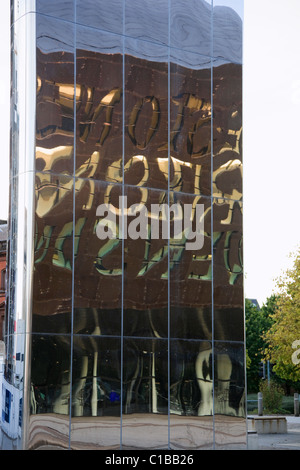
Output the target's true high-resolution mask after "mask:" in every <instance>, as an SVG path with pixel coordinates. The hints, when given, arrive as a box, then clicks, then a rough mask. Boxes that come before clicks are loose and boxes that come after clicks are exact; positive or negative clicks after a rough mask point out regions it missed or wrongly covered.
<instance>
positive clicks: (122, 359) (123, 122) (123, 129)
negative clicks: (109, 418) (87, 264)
mask: <svg viewBox="0 0 300 470" xmlns="http://www.w3.org/2000/svg"><path fill="white" fill-rule="evenodd" d="M122 5H123V10H122V15H123V24H122V26H123V30H122V36H123V37H122V48H123V54H122V55H123V58H122V59H123V60H122V88H123V101H122V215H121V217H122V227H123V230H124V226H125V225H124V195H125V188H124V162H125V1H124V2H123V3H122ZM121 240H122V255H121V257H122V263H121V265H122V279H121V340H120V343H121V344H120V348H121V361H120V362H121V371H120V377H121V400H120V449H122V446H123V444H122V439H123V368H124V356H123V348H124V318H123V317H124V234H123V235H122V239H121Z"/></svg>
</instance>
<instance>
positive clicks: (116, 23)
mask: <svg viewBox="0 0 300 470" xmlns="http://www.w3.org/2000/svg"><path fill="white" fill-rule="evenodd" d="M75 1H76V21H77V23H79V24H84V25H87V26H91V27H93V28H97V29H103V30H105V31H111V32H112V33H117V34H122V32H123V9H124V6H123V3H124V2H123V0H110V2H106V1H103V0H75Z"/></svg>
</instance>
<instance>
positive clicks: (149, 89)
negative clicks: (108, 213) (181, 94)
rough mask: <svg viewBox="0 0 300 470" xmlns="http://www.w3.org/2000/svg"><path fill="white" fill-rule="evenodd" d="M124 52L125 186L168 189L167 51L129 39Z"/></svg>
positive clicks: (126, 41)
mask: <svg viewBox="0 0 300 470" xmlns="http://www.w3.org/2000/svg"><path fill="white" fill-rule="evenodd" d="M127 3H128V2H126V5H127ZM129 3H130V2H129ZM125 52H126V55H125V76H124V81H125V115H124V118H125V129H124V131H125V150H124V152H125V159H124V182H125V183H126V184H131V185H135V186H147V187H151V188H162V189H167V188H168V99H169V90H168V49H167V48H166V47H163V46H159V45H156V44H152V43H149V42H146V41H143V42H142V41H138V40H133V39H127V38H126V40H125Z"/></svg>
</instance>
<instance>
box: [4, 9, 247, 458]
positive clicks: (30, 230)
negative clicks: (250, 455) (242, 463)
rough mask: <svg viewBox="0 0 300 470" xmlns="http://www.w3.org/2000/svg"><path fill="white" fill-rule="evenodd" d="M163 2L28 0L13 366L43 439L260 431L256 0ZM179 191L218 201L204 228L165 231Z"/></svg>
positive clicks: (118, 442) (18, 126)
mask: <svg viewBox="0 0 300 470" xmlns="http://www.w3.org/2000/svg"><path fill="white" fill-rule="evenodd" d="M156 3H157V4H156ZM156 3H155V6H154V2H151V1H150V0H142V1H140V0H139V1H136V0H130V1H126V2H122V0H113V1H111V2H110V3H109V4H108V2H105V1H103V0H97V1H95V0H93V1H86V0H85V1H83V0H82V1H79V0H78V1H77V2H75V1H74V0H65V1H64V2H46V1H42V0H37V1H36V2H35V1H30V2H28V3H26V5H25V3H22V2H21V3H19V2H18V5H17V4H16V5H14V14H13V20H12V23H13V24H12V28H13V44H14V51H15V55H13V90H14V93H13V95H12V109H13V110H14V113H13V114H12V116H13V117H12V120H13V125H12V151H11V155H12V161H11V167H12V172H11V174H12V177H11V188H12V195H13V194H15V195H16V194H17V195H18V197H17V198H15V197H13V196H12V202H11V211H10V213H11V216H10V277H9V279H10V283H9V302H8V304H9V307H8V322H7V325H8V326H7V330H6V343H7V345H8V356H7V366H6V380H7V383H8V384H10V385H12V386H14V387H15V388H16V389H17V390H18V393H19V395H20V396H21V397H22V398H23V404H24V406H23V409H22V410H23V411H22V412H23V415H22V425H21V426H20V427H19V428H18V429H17V431H16V433H15V434H16V435H18V437H19V438H21V441H22V446H23V447H25V448H28V449H37V448H41V447H42V446H44V445H45V444H47V445H48V444H49V445H52V446H58V447H60V448H66V449H67V448H70V449H89V448H90V449H119V448H121V449H144V448H147V449H159V448H163V449H168V448H171V449H182V448H185V449H200V448H204V449H218V448H220V449H221V448H243V447H245V446H246V419H245V362H244V308H243V303H244V301H243V262H242V15H241V11H240V10H242V1H241V2H240V5H239V8H240V10H239V11H235V9H236V5H237V3H239V2H230V1H227V0H226V1H225V0H224V1H222V0H217V1H216V0H215V1H214V4H212V2H211V1H204V0H197V1H196V0H193V1H191V2H188V3H186V2H183V0H169V1H166V0H159V1H158V2H156ZM234 5H235V6H234ZM24 44H26V46H27V50H29V51H30V53H29V54H25V53H24ZM25 65H26V70H27V76H26V80H25V83H23V82H22V83H21V82H20V78H19V77H20V73H22V70H23V68H24V66H25ZM35 117H36V119H35ZM26 119H27V120H26ZM28 119H29V120H30V125H29V126H27V127H26V130H25V126H24V124H25V122H28ZM22 143H25V147H23V146H22ZM24 148H25V150H24ZM22 152H25V155H22ZM121 196H122V197H123V199H122V201H123V203H124V201H125V199H124V196H126V197H127V199H126V202H127V204H128V206H127V207H130V206H131V205H132V204H140V208H141V207H143V208H145V207H146V208H147V235H146V236H145V237H142V236H141V237H140V238H138V239H132V237H130V236H128V237H127V238H124V236H122V232H121V228H120V227H121V224H122V223H123V227H124V214H125V215H126V217H127V222H128V225H129V224H130V223H131V222H132V221H134V216H133V215H132V212H129V211H127V212H124V210H123V211H122V207H120V206H119V204H120V200H121V199H119V198H120V197H121ZM15 200H16V201H17V202H14V201H15ZM20 201H22V205H21V202H20ZM104 203H109V204H111V205H112V206H113V207H114V210H115V213H116V214H117V215H116V219H115V223H114V224H113V228H116V229H117V231H116V237H115V238H114V239H99V236H98V232H97V230H98V229H99V227H100V226H101V223H103V221H104V217H103V215H102V216H101V215H100V216H99V214H98V215H97V208H98V207H99V206H100V205H101V204H104ZM162 203H165V204H167V205H168V206H170V205H171V204H172V203H176V204H180V206H181V207H182V208H185V207H186V205H187V204H190V205H191V207H193V208H194V209H195V208H196V207H197V206H198V205H202V206H201V207H202V208H203V210H204V212H203V225H202V226H201V227H202V232H201V235H202V236H203V245H202V246H200V247H195V248H194V249H188V245H187V242H188V240H187V234H185V236H184V234H181V236H180V237H176V236H175V232H174V230H175V228H174V227H175V219H171V220H170V222H169V228H170V236H169V237H165V238H162V237H160V238H159V239H153V238H152V237H151V232H150V231H149V227H150V222H151V219H153V217H154V213H153V204H162ZM123 209H124V208H123ZM122 214H123V215H122ZM195 214H196V212H192V216H193V223H194V224H196V223H197V220H196V215H195ZM122 217H123V218H122ZM182 217H183V216H182ZM180 220H182V219H180ZM99 224H100V225H99ZM195 226H196V227H197V225H194V227H195ZM25 227H26V230H25ZM123 234H124V232H123ZM24 253H26V257H25V261H24ZM15 278H17V279H19V281H17V280H16V279H15ZM24 295H26V301H25V302H24ZM22 302H23V303H22ZM20 306H21V307H20ZM9 319H11V321H10V320H9ZM19 350H22V351H21V354H15V353H16V352H17V353H18V352H19ZM16 357H19V358H21V364H18V363H17V360H16V359H15V358H16ZM22 360H24V362H22ZM23 367H24V369H23ZM6 426H7V427H8V425H6ZM4 427H5V426H4ZM190 429H193V432H192V433H191V432H190Z"/></svg>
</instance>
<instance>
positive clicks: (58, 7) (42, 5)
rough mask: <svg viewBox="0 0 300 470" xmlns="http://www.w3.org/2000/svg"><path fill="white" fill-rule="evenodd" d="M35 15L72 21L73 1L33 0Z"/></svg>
mask: <svg viewBox="0 0 300 470" xmlns="http://www.w3.org/2000/svg"><path fill="white" fill-rule="evenodd" d="M35 1H36V11H37V13H43V14H45V15H50V16H55V17H56V18H61V19H64V20H68V21H74V5H75V0H64V1H61V0H51V2H49V0H35Z"/></svg>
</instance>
